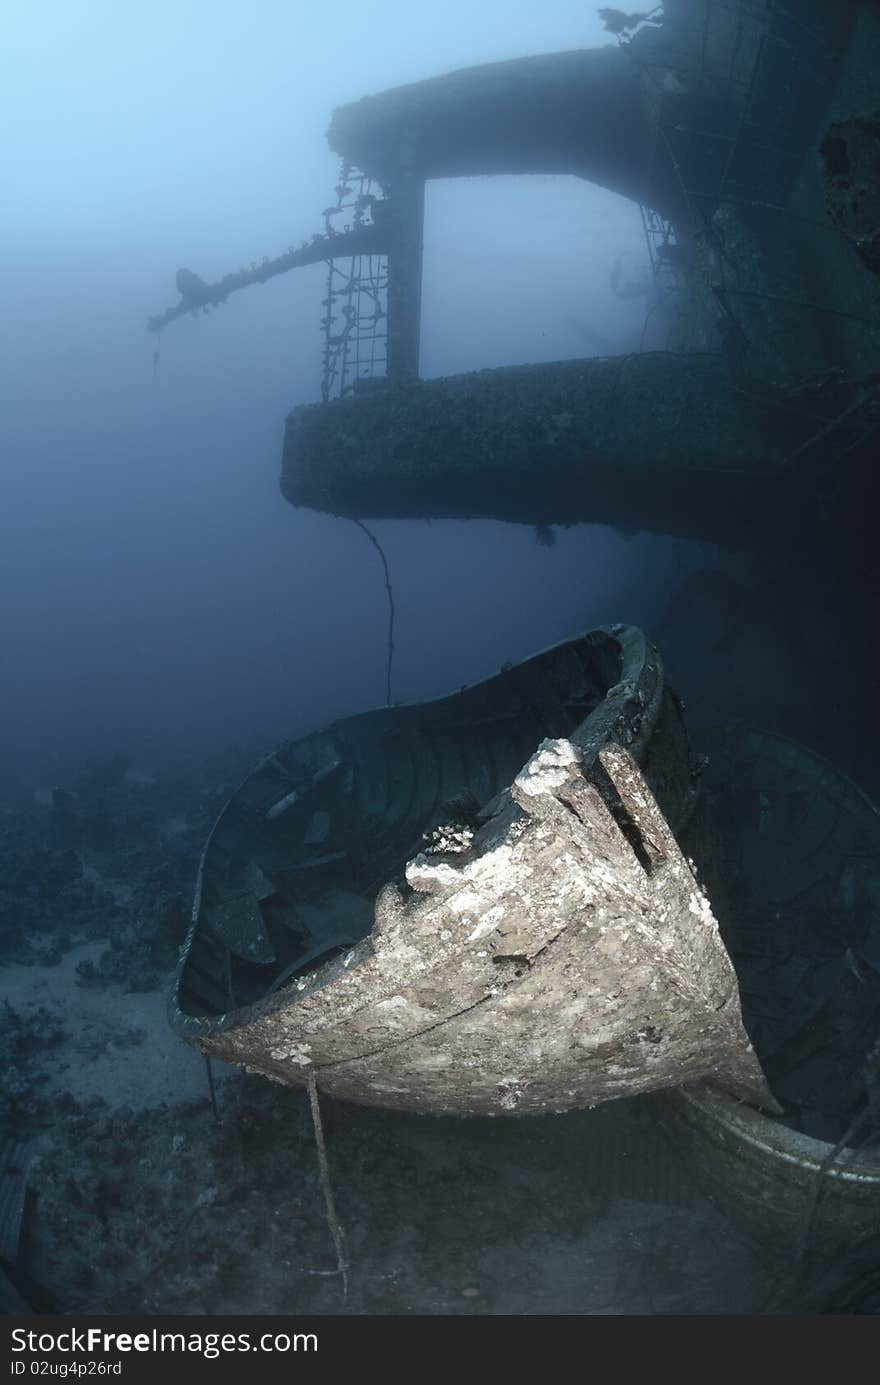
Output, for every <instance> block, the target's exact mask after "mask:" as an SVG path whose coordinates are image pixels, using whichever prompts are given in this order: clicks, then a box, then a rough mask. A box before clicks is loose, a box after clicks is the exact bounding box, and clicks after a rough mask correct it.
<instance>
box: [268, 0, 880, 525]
mask: <svg viewBox="0 0 880 1385" xmlns="http://www.w3.org/2000/svg"><path fill="white" fill-rule="evenodd" d="M621 38H622V41H621V42H620V43H612V42H609V44H608V45H607V46H605V47H602V48H598V49H595V50H586V51H578V52H571V53H558V54H551V55H542V56H538V57H534V58H524V59H518V60H515V61H511V62H504V63H498V64H494V65H492V66H488V67H479V68H474V69H469V70H466V71H462V72H454V73H451V74H449V75H447V76H444V77H438V78H434V79H431V80H428V81H424V82H419V83H415V84H413V85H410V86H406V87H401V88H397V89H395V90H392V91H388V92H385V93H382V94H381V95H378V96H373V97H368V98H366V99H364V100H362V101H359V102H357V103H355V104H354V105H351V106H347V107H344V108H342V109H341V110H338V111H337V112H336V113H335V115H334V117H333V121H332V124H331V127H330V131H329V139H330V143H331V146H332V147H333V148H334V149H335V150H336V151H337V152H338V153H339V154H340V155H341V157H342V158H343V161H344V165H345V169H346V177H345V180H344V182H343V184H341V186H340V191H341V193H342V194H344V195H348V194H351V198H352V200H351V203H350V206H351V208H352V209H353V213H354V215H355V218H358V217H361V218H362V219H363V222H364V223H365V225H364V226H361V227H358V226H353V227H352V228H351V230H350V232H349V233H350V234H357V235H362V234H365V233H368V234H369V235H371V236H374V237H375V238H376V239H375V240H374V242H373V244H374V245H375V246H376V247H381V249H382V251H383V255H382V257H381V258H380V259H377V258H376V257H375V256H372V257H371V256H361V257H359V258H358V259H356V260H353V261H351V262H350V263H349V264H348V265H347V267H346V270H345V273H344V274H341V275H340V276H338V277H337V279H335V280H334V278H333V275H332V274H331V280H330V286H329V291H328V299H327V312H328V320H327V324H326V326H327V349H326V353H325V380H324V393H325V404H324V405H316V406H305V407H302V408H299V409H296V410H294V412H293V413H292V414H291V415H290V418H289V419H288V424H287V432H286V439H285V446H284V460H283V469H282V489H283V491H284V494H285V495H286V496H287V497H288V499H290V500H291V501H292V502H293V503H294V504H297V505H305V506H308V507H310V508H315V509H321V510H327V511H331V512H333V513H336V514H341V515H353V516H357V517H360V518H368V517H408V516H425V515H429V516H452V517H462V518H464V517H480V516H483V517H492V518H498V519H506V520H520V521H523V522H527V523H539V522H544V523H553V522H559V523H572V522H574V521H577V520H589V521H593V522H600V523H608V524H612V525H620V526H621V527H625V528H643V529H646V530H650V531H653V532H660V533H674V534H684V535H689V536H699V537H702V538H706V539H717V540H720V541H722V542H733V543H741V544H746V545H752V546H755V547H759V548H760V547H762V546H764V545H765V544H767V543H768V542H769V543H773V542H776V541H777V540H778V537H779V532H780V528H782V529H783V530H785V531H786V532H788V533H791V534H797V535H798V536H800V537H801V538H802V537H803V535H804V534H805V532H807V531H810V532H812V530H813V529H814V527H815V526H816V525H817V524H818V525H821V524H823V523H824V522H825V518H826V516H825V513H824V511H823V512H822V513H821V514H820V513H818V512H817V506H816V502H815V496H816V494H817V493H818V492H819V491H820V490H821V491H823V492H826V491H827V490H828V489H829V487H828V486H824V487H823V486H817V485H816V484H815V472H816V471H817V470H818V471H820V472H821V471H823V470H824V471H827V470H828V469H830V468H833V466H834V465H835V462H836V459H837V458H838V457H839V456H840V455H842V454H846V455H847V457H848V459H849V461H850V463H852V461H853V454H854V452H855V453H857V452H858V450H859V448H863V447H864V445H865V442H866V439H867V438H868V437H869V435H872V434H873V430H874V429H875V427H876V418H875V406H876V390H875V386H874V381H873V378H872V377H873V374H874V372H875V371H876V370H877V368H878V366H880V354H878V336H877V322H878V320H880V286H878V284H877V282H876V279H875V277H874V276H873V275H872V273H871V271H870V266H869V263H868V262H866V258H865V256H864V255H863V254H861V253H860V250H861V248H862V245H863V243H864V240H865V235H864V232H865V227H864V226H855V225H854V224H853V220H852V215H853V207H855V206H856V205H857V204H858V205H859V206H860V208H861V216H862V219H863V220H864V217H865V198H866V196H867V193H866V191H865V186H864V184H865V182H866V181H868V182H869V181H870V176H871V175H870V174H869V173H868V169H867V160H866V158H865V156H864V149H865V147H866V145H868V146H869V145H870V136H869V135H868V134H867V133H866V131H865V129H864V126H861V127H860V126H859V124H858V121H853V119H852V117H853V116H854V114H857V113H858V112H859V111H861V110H863V108H865V107H866V106H868V107H870V105H871V103H872V102H875V101H876V99H877V96H876V76H875V74H876V71H877V57H878V53H880V19H878V15H877V11H876V6H872V5H867V4H865V5H859V4H853V5H845V6H841V5H839V4H832V3H829V2H828V0H812V2H811V3H807V4H799V5H796V6H795V5H790V4H783V3H769V4H767V5H765V6H760V7H756V6H752V5H750V4H747V3H740V2H739V0H729V2H728V0H668V3H667V4H666V5H665V7H664V13H663V20H662V23H661V24H659V25H657V26H647V25H645V26H641V27H638V28H637V29H636V31H635V32H633V33H631V34H630V33H626V32H624V34H622V35H621ZM860 151H861V153H860ZM499 173H521V174H525V173H568V174H573V175H576V176H578V177H581V178H584V179H586V180H588V181H591V182H594V183H597V184H600V185H601V186H603V187H606V188H609V189H611V190H613V191H615V192H617V193H620V194H622V195H623V196H626V197H628V198H631V199H632V200H633V201H634V202H636V203H638V205H639V206H640V208H641V209H642V216H643V221H644V226H645V233H646V237H647V240H648V246H649V249H650V252H651V256H652V262H653V266H654V272H655V276H656V279H657V285H658V292H659V293H662V294H664V295H665V296H666V298H667V308H668V313H667V321H668V332H667V343H666V344H667V346H668V348H669V349H668V350H657V351H650V352H644V353H640V354H636V355H631V356H625V357H618V358H612V359H595V358H594V359H585V360H580V361H566V362H562V363H559V364H557V365H545V364H542V365H540V366H530V365H527V364H524V365H523V366H520V367H515V368H505V369H496V370H484V371H480V372H477V373H474V374H471V375H466V376H458V377H453V378H446V379H435V380H430V381H419V379H418V363H419V333H420V294H421V275H422V263H421V251H422V236H423V219H424V188H425V183H426V181H428V180H430V179H432V178H441V177H443V178H449V177H457V176H471V175H474V174H499ZM841 174H842V175H843V176H842V177H841ZM361 177H363V179H365V180H369V183H368V184H367V182H361V181H359V179H360V178H361ZM848 179H849V186H848V188H847V181H848ZM860 180H861V181H860ZM367 186H369V189H370V191H368V192H367V193H364V192H363V189H364V188H365V187H367ZM358 190H360V191H358ZM375 190H379V191H380V192H381V196H380V198H379V199H378V200H374V191H375ZM359 198H360V199H361V200H359ZM343 200H344V196H343ZM869 201H870V198H869ZM873 205H874V207H875V210H876V191H875V196H874V204H873ZM874 229H875V231H876V227H875V228H874ZM342 248H343V246H342V242H341V241H340V249H342ZM325 249H326V247H325ZM551 251H552V247H549V246H548V253H550V252H551ZM829 373H831V374H832V375H833V376H834V388H830V387H829ZM334 395H338V396H340V397H339V398H334ZM819 440H821V444H820V445H817V444H818V443H819ZM756 496H759V497H760V499H759V502H758V503H756Z"/></svg>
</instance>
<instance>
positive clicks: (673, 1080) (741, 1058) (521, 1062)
mask: <svg viewBox="0 0 880 1385" xmlns="http://www.w3.org/2000/svg"><path fill="white" fill-rule="evenodd" d="M698 786H699V772H698V767H697V766H696V764H695V762H694V761H693V760H692V757H691V756H690V753H689V750H688V744H687V737H686V733H685V728H684V724H683V721H682V716H681V709H680V705H679V703H678V701H677V699H676V698H675V696H674V694H673V693H672V692H671V691H670V690H669V689H668V688H667V687H666V686H665V685H664V680H663V671H662V665H661V662H660V659H659V657H658V655H657V653H656V651H655V650H654V649H653V648H652V646H651V645H650V644H649V643H648V642H647V640H646V639H645V637H644V636H643V634H642V633H641V632H640V631H639V630H637V629H635V628H633V627H629V626H620V625H617V626H611V627H609V628H607V629H600V630H595V631H593V632H591V633H588V634H585V635H582V636H580V637H578V638H576V639H572V640H570V641H568V642H566V643H564V644H560V645H557V646H555V647H554V648H551V649H548V650H545V651H544V652H543V653H540V654H538V655H536V656H534V657H533V658H530V659H527V660H526V661H525V662H523V663H521V664H518V665H516V666H506V667H505V668H504V669H502V670H501V672H500V673H498V674H497V675H495V676H494V677H492V678H489V679H487V680H486V681H484V682H481V683H478V684H476V685H474V686H471V687H466V688H464V689H462V690H461V691H459V692H457V693H455V694H454V695H452V696H449V697H445V698H441V699H439V700H436V701H432V702H425V703H419V704H414V705H408V706H397V707H389V708H385V709H381V710H376V711H370V712H366V713H364V714H362V715H358V716H354V717H350V718H347V719H345V720H343V721H339V722H336V723H335V724H334V725H332V726H330V727H328V728H326V729H325V730H322V731H318V732H316V733H314V734H311V735H308V736H306V737H304V738H302V739H300V740H296V741H292V742H289V743H287V744H285V745H282V746H281V747H280V748H279V749H277V750H276V751H275V752H274V753H273V754H271V755H269V756H268V757H267V758H266V759H264V760H263V761H262V762H261V763H260V764H259V765H257V767H256V769H255V770H254V771H253V773H252V774H251V775H250V776H249V777H248V778H247V779H246V780H245V782H244V783H243V784H242V785H241V787H240V788H239V789H238V791H237V792H236V793H235V794H234V795H233V797H232V798H231V799H230V801H229V803H228V804H227V805H226V807H225V809H224V810H223V812H222V814H221V815H220V818H219V819H218V821H217V823H216V825H215V827H214V829H213V831H212V833H211V836H210V838H209V840H208V842H207V844H206V846H205V849H204V852H203V856H202V860H201V864H200V868H199V874H198V880H197V885H196V891H195V901H194V907H193V916H192V923H191V927H190V930H189V933H188V936H187V939H186V942H185V944H184V947H183V949H182V952H181V958H180V963H179V966H178V971H177V977H176V983H175V988H174V993H173V997H172V1003H171V1017H172V1023H173V1024H174V1025H175V1027H176V1028H177V1029H178V1030H179V1032H180V1033H181V1034H182V1035H183V1036H184V1037H185V1038H186V1039H187V1040H188V1041H189V1042H191V1043H192V1044H194V1045H195V1046H196V1047H197V1048H198V1049H200V1050H201V1051H202V1052H203V1053H204V1054H205V1055H207V1056H215V1057H218V1058H222V1059H225V1060H228V1061H230V1062H233V1063H237V1064H240V1065H241V1066H243V1067H245V1068H246V1069H247V1070H249V1071H256V1072H259V1073H263V1074H264V1075H265V1076H267V1077H269V1078H272V1079H275V1080H277V1081H280V1082H283V1083H288V1084H292V1085H298V1086H304V1085H306V1084H307V1083H308V1082H309V1081H311V1080H314V1082H315V1083H316V1085H317V1086H318V1087H320V1089H321V1090H322V1091H326V1092H328V1093H330V1094H332V1095H334V1096H337V1097H339V1098H342V1099H344V1100H350V1101H354V1102H361V1103H365V1104H368V1105H375V1106H387V1107H397V1108H402V1109H407V1110H412V1111H420V1112H426V1113H432V1114H456V1115H487V1114H489V1115H491V1114H497V1113H504V1112H520V1113H532V1114H534V1113H540V1112H548V1111H563V1110H567V1109H571V1108H576V1107H585V1106H592V1105H594V1104H596V1103H598V1102H600V1101H604V1100H607V1099H610V1098H613V1097H617V1096H624V1095H633V1094H636V1093H639V1092H643V1091H648V1090H655V1089H659V1088H664V1087H670V1086H677V1085H680V1084H682V1083H686V1082H693V1081H697V1080H699V1079H711V1080H712V1081H714V1082H715V1083H716V1084H718V1085H720V1086H721V1087H723V1088H725V1089H726V1090H728V1091H729V1092H731V1093H733V1094H734V1095H736V1096H739V1097H742V1098H745V1099H748V1100H750V1101H752V1102H754V1103H756V1104H757V1105H763V1106H767V1107H772V1106H773V1104H774V1103H773V1099H772V1097H771V1096H770V1094H769V1092H768V1090H767V1088H766V1085H765V1082H764V1079H763V1075H762V1073H761V1070H760V1067H759V1065H758V1062H757V1059H756V1058H755V1055H754V1053H753V1051H752V1048H751V1045H750V1043H749V1041H748V1038H747V1036H746V1034H745V1031H744V1029H743V1026H742V1020H741V1014H740V1003H739V992H738V988H737V982H736V976H735V973H734V971H733V967H732V965H731V962H730V959H729V957H728V955H727V953H726V951H725V949H724V946H723V944H722V942H721V940H720V937H719V933H718V928H717V925H716V923H715V920H714V918H713V915H712V911H711V908H710V906H709V903H708V900H707V899H706V898H705V896H704V895H703V894H702V892H701V890H700V888H699V886H698V884H697V881H696V880H695V878H694V876H693V874H692V872H691V870H690V867H689V865H688V863H687V861H686V860H685V859H684V857H683V856H682V854H681V852H680V851H679V848H678V846H677V844H676V838H675V833H676V832H677V831H679V830H681V829H682V828H683V826H684V825H685V823H686V821H687V819H688V817H689V816H690V814H691V812H692V810H693V807H694V804H695V801H696V797H697V793H698Z"/></svg>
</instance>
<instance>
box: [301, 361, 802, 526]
mask: <svg viewBox="0 0 880 1385" xmlns="http://www.w3.org/2000/svg"><path fill="white" fill-rule="evenodd" d="M797 442H798V438H797V435H796V433H793V432H792V427H791V420H790V418H789V416H788V415H787V414H785V412H784V411H782V412H780V410H779V408H778V407H777V406H776V405H775V404H774V402H773V399H772V397H770V396H766V397H762V398H750V397H748V396H745V395H742V394H738V393H737V392H736V391H735V390H731V388H730V381H729V376H728V375H727V372H726V369H725V366H724V362H723V359H722V358H721V357H720V356H715V355H712V354H710V353H705V354H691V355H678V354H675V353H671V352H646V353H642V354H638V355H633V356H621V357H607V358H598V359H587V360H570V361H559V362H555V363H552V364H540V365H525V366H513V367H503V368H500V369H495V370H481V371H475V372H473V373H471V374H467V375H457V376H449V377H444V378H440V379H433V380H420V381H413V382H410V383H404V384H391V383H388V382H385V381H375V382H372V383H371V384H370V386H369V387H368V388H366V389H364V390H363V391H359V392H358V393H356V394H355V396H354V397H352V398H346V399H342V400H334V401H331V402H330V403H327V404H314V405H312V404H307V405H302V406H300V407H299V408H297V409H295V410H293V412H292V413H291V414H290V415H289V416H288V419H287V427H286V434H285V445H284V455H283V465H282V477H281V488H282V491H283V493H284V495H285V497H286V498H287V499H288V500H289V501H291V502H292V503H293V504H294V505H299V506H304V507H307V508H310V509H314V510H320V511H324V512H326V513H329V514H334V515H340V516H345V517H348V518H357V519H369V518H373V519H375V518H393V519H412V518H425V517H432V518H438V519H442V518H451V519H479V518H482V519H496V520H505V521H513V522H520V523H525V524H531V525H535V524H574V523H580V522H591V523H598V524H608V525H612V526H616V527H619V528H623V529H626V530H645V531H650V532H653V533H660V534H674V535H681V536H687V537H699V538H701V539H707V540H714V541H717V542H720V543H731V544H735V545H737V546H742V545H743V544H746V545H761V544H762V543H763V542H764V541H765V540H766V541H772V540H773V535H774V534H778V532H779V529H780V525H782V524H784V523H785V520H786V517H792V511H793V509H796V508H797V500H798V492H797V487H796V482H795V479H794V478H793V476H792V475H791V473H790V470H789V469H788V468H787V466H786V456H787V454H788V453H789V451H790V450H791V449H792V448H793V447H796V446H797ZM800 518H801V520H802V518H803V517H802V516H801V517H800Z"/></svg>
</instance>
